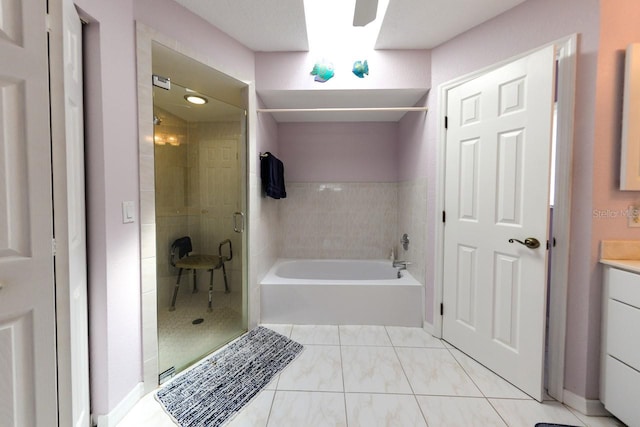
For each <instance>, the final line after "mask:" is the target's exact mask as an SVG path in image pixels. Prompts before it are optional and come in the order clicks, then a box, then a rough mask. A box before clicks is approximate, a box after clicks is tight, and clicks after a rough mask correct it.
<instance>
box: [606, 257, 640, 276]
mask: <svg viewBox="0 0 640 427" xmlns="http://www.w3.org/2000/svg"><path fill="white" fill-rule="evenodd" d="M600 262H601V263H602V264H605V265H610V266H611V267H616V268H619V269H622V270H626V271H630V272H632V273H640V260H638V259H600Z"/></svg>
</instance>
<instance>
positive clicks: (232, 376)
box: [156, 326, 303, 427]
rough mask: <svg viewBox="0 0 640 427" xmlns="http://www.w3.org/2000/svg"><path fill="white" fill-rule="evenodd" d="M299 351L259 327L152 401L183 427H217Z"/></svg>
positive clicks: (296, 344)
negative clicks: (157, 403)
mask: <svg viewBox="0 0 640 427" xmlns="http://www.w3.org/2000/svg"><path fill="white" fill-rule="evenodd" d="M302 349H303V346H302V345H301V344H299V343H297V342H295V341H292V340H290V339H289V338H287V337H285V336H283V335H280V334H278V333H276V332H274V331H272V330H271V329H267V328H264V327H262V326H258V327H257V328H256V329H253V330H252V331H250V332H249V333H247V334H246V335H244V336H242V337H240V338H239V339H238V340H236V341H235V342H233V343H231V344H229V345H228V346H227V347H225V348H224V349H223V350H221V351H219V352H217V353H215V354H212V355H211V356H209V357H207V358H205V359H204V360H202V362H200V363H199V364H198V365H197V366H195V367H194V368H192V369H190V370H188V371H186V372H185V373H184V374H182V375H180V376H178V377H176V378H175V379H173V380H172V381H171V382H169V383H167V384H166V385H165V386H164V387H162V388H161V389H160V390H158V391H157V393H156V398H157V399H158V401H159V402H160V403H161V404H162V406H164V408H165V410H166V411H167V413H168V414H169V415H171V417H172V418H173V420H174V421H175V422H176V423H178V425H180V426H181V427H196V426H198V427H214V426H219V425H221V424H222V423H224V422H225V421H226V420H227V419H229V418H230V417H231V416H233V415H234V414H236V413H237V412H238V411H240V409H242V407H243V406H244V405H245V404H247V403H248V402H249V401H250V400H251V399H252V398H253V397H254V396H255V395H256V394H258V393H259V392H260V390H262V388H263V387H264V386H266V385H267V384H268V383H269V382H270V381H271V379H272V378H273V377H274V376H275V375H276V374H277V373H278V372H280V371H281V370H282V369H284V368H285V367H286V366H287V365H288V364H289V362H291V361H292V360H293V359H295V358H296V357H297V356H298V354H299V353H300V352H301V351H302Z"/></svg>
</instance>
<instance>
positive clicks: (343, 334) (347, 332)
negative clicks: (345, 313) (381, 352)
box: [340, 325, 391, 347]
mask: <svg viewBox="0 0 640 427" xmlns="http://www.w3.org/2000/svg"><path fill="white" fill-rule="evenodd" d="M340 344H342V345H375V346H384V347H387V346H388V347H391V340H389V335H388V334H387V330H386V329H385V327H384V326H368V325H340Z"/></svg>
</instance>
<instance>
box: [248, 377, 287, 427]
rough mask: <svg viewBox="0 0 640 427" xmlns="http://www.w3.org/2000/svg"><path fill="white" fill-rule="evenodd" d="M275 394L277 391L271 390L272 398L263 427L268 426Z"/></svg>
mask: <svg viewBox="0 0 640 427" xmlns="http://www.w3.org/2000/svg"><path fill="white" fill-rule="evenodd" d="M278 381H280V377H279V376H278ZM263 391H264V390H263ZM277 393H278V390H273V396H272V397H271V405H269V413H268V414H267V422H266V423H265V424H264V427H267V426H268V425H269V420H270V419H271V412H272V411H273V404H274V403H275V401H276V394H277ZM243 409H244V408H243Z"/></svg>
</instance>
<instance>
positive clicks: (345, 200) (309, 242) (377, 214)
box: [278, 182, 399, 259]
mask: <svg viewBox="0 0 640 427" xmlns="http://www.w3.org/2000/svg"><path fill="white" fill-rule="evenodd" d="M286 186H287V198H286V199H281V200H280V203H279V208H278V209H279V218H280V230H281V233H280V235H281V237H282V242H281V244H282V248H281V251H280V254H281V257H283V258H325V259H326V258H343V259H344V258H351V259H388V258H389V254H390V251H391V247H392V246H397V243H396V242H397V241H398V239H399V237H398V232H397V223H398V221H397V219H398V184H396V183H389V182H330V183H329V182H325V183H322V182H287V183H286Z"/></svg>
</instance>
